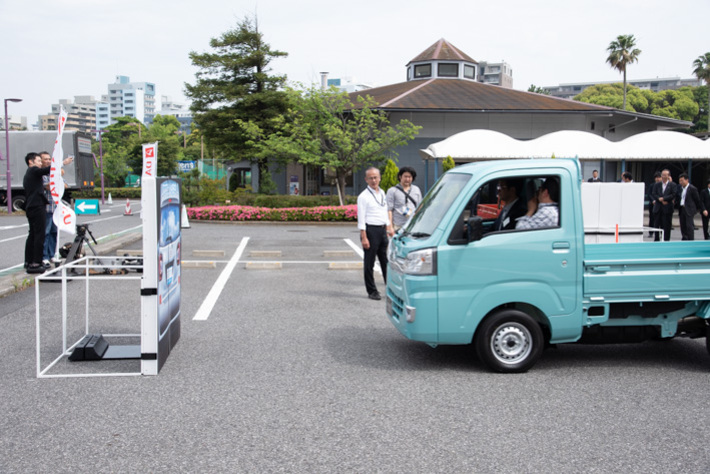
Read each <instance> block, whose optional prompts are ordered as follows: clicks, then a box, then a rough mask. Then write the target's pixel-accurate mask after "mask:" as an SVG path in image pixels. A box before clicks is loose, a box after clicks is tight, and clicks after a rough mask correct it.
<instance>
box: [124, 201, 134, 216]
mask: <svg viewBox="0 0 710 474" xmlns="http://www.w3.org/2000/svg"><path fill="white" fill-rule="evenodd" d="M123 215H124V216H132V215H133V213H131V200H130V199H126V210H125V212H124V213H123Z"/></svg>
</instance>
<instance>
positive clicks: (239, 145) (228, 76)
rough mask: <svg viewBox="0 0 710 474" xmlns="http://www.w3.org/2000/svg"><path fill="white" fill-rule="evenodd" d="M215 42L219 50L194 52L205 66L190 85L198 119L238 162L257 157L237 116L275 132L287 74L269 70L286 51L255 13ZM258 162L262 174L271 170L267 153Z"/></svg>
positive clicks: (215, 145) (207, 136) (212, 141)
mask: <svg viewBox="0 0 710 474" xmlns="http://www.w3.org/2000/svg"><path fill="white" fill-rule="evenodd" d="M210 46H211V47H212V48H213V49H214V50H215V51H214V52H209V53H197V52H195V51H192V52H191V53H190V59H191V61H192V64H193V65H194V66H197V67H198V68H199V69H200V70H199V71H198V72H197V73H196V74H195V78H196V81H195V83H194V84H187V83H186V84H185V90H186V95H187V97H189V98H190V99H192V105H191V107H190V108H191V110H192V111H193V113H194V120H195V122H196V123H197V124H198V125H199V127H200V130H201V131H202V134H203V136H204V138H205V139H206V140H207V142H208V143H209V145H210V146H211V147H213V149H214V150H215V151H217V152H220V153H222V154H223V155H226V156H227V157H229V158H231V159H234V160H237V161H238V160H243V159H246V160H250V161H254V155H253V153H252V152H253V148H252V146H251V145H250V144H249V143H250V137H249V136H248V134H247V133H245V130H244V129H243V128H242V127H240V126H239V125H238V123H237V120H241V121H250V122H253V123H255V124H257V125H258V126H259V128H261V129H262V130H265V132H267V133H269V132H270V131H271V129H270V128H269V127H270V123H271V121H272V120H273V119H274V118H275V117H277V116H279V115H281V114H282V113H284V112H285V111H286V95H285V93H284V92H283V91H282V90H280V89H281V88H282V87H283V86H284V84H285V81H286V77H285V76H276V75H269V72H270V71H271V70H270V69H269V67H268V66H269V63H271V61H272V60H274V59H276V58H280V57H285V56H287V54H286V53H284V52H282V51H276V50H272V49H271V47H270V46H269V45H268V44H267V43H265V42H264V38H263V35H262V34H261V32H260V31H259V28H258V24H257V21H256V18H254V19H252V18H249V17H246V18H245V19H244V20H242V21H241V22H240V23H239V24H238V25H237V26H236V28H234V29H232V30H229V31H227V32H226V33H223V34H222V36H220V37H219V38H213V39H211V40H210ZM257 161H258V162H259V169H260V173H259V175H260V179H263V178H264V176H265V175H266V174H267V173H268V161H267V157H263V156H262V157H261V158H260V159H258V160H257Z"/></svg>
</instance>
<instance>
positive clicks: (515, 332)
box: [474, 309, 544, 373]
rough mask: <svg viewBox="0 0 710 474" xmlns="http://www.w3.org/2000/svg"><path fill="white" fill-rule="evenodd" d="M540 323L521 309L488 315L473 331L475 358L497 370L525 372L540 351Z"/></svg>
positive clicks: (535, 360)
mask: <svg viewBox="0 0 710 474" xmlns="http://www.w3.org/2000/svg"><path fill="white" fill-rule="evenodd" d="M543 345H544V337H543V334H542V329H541V328H540V325H539V324H538V323H537V321H535V320H534V319H533V318H531V317H530V316H529V315H528V314H526V313H523V312H522V311H517V310H513V309H507V310H504V311H501V312H499V313H496V314H494V315H492V316H489V317H487V318H486V319H485V320H484V321H483V322H482V323H481V325H480V326H479V328H478V331H476V337H475V339H474V346H475V348H476V354H478V358H479V359H480V360H481V361H482V362H483V363H484V364H486V365H487V366H488V368H490V369H491V370H494V371H496V372H509V373H512V372H525V371H527V370H528V369H529V368H530V367H532V366H533V365H535V362H537V359H538V358H539V357H540V354H542V349H543Z"/></svg>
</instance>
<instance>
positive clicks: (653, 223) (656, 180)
mask: <svg viewBox="0 0 710 474" xmlns="http://www.w3.org/2000/svg"><path fill="white" fill-rule="evenodd" d="M660 182H661V173H660V172H658V171H656V173H655V174H654V175H653V183H651V184H650V185H649V186H648V196H649V199H648V226H649V227H651V228H653V227H655V226H656V221H655V220H654V218H653V217H654V216H653V206H655V205H656V201H654V200H653V196H651V191H652V190H653V186H654V185H655V184H656V183H660ZM648 236H649V237H651V232H649V233H648Z"/></svg>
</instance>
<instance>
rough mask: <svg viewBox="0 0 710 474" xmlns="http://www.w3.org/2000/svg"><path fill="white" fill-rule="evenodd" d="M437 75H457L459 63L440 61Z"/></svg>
mask: <svg viewBox="0 0 710 474" xmlns="http://www.w3.org/2000/svg"><path fill="white" fill-rule="evenodd" d="M439 77H459V65H458V64H456V63H440V64H439Z"/></svg>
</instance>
